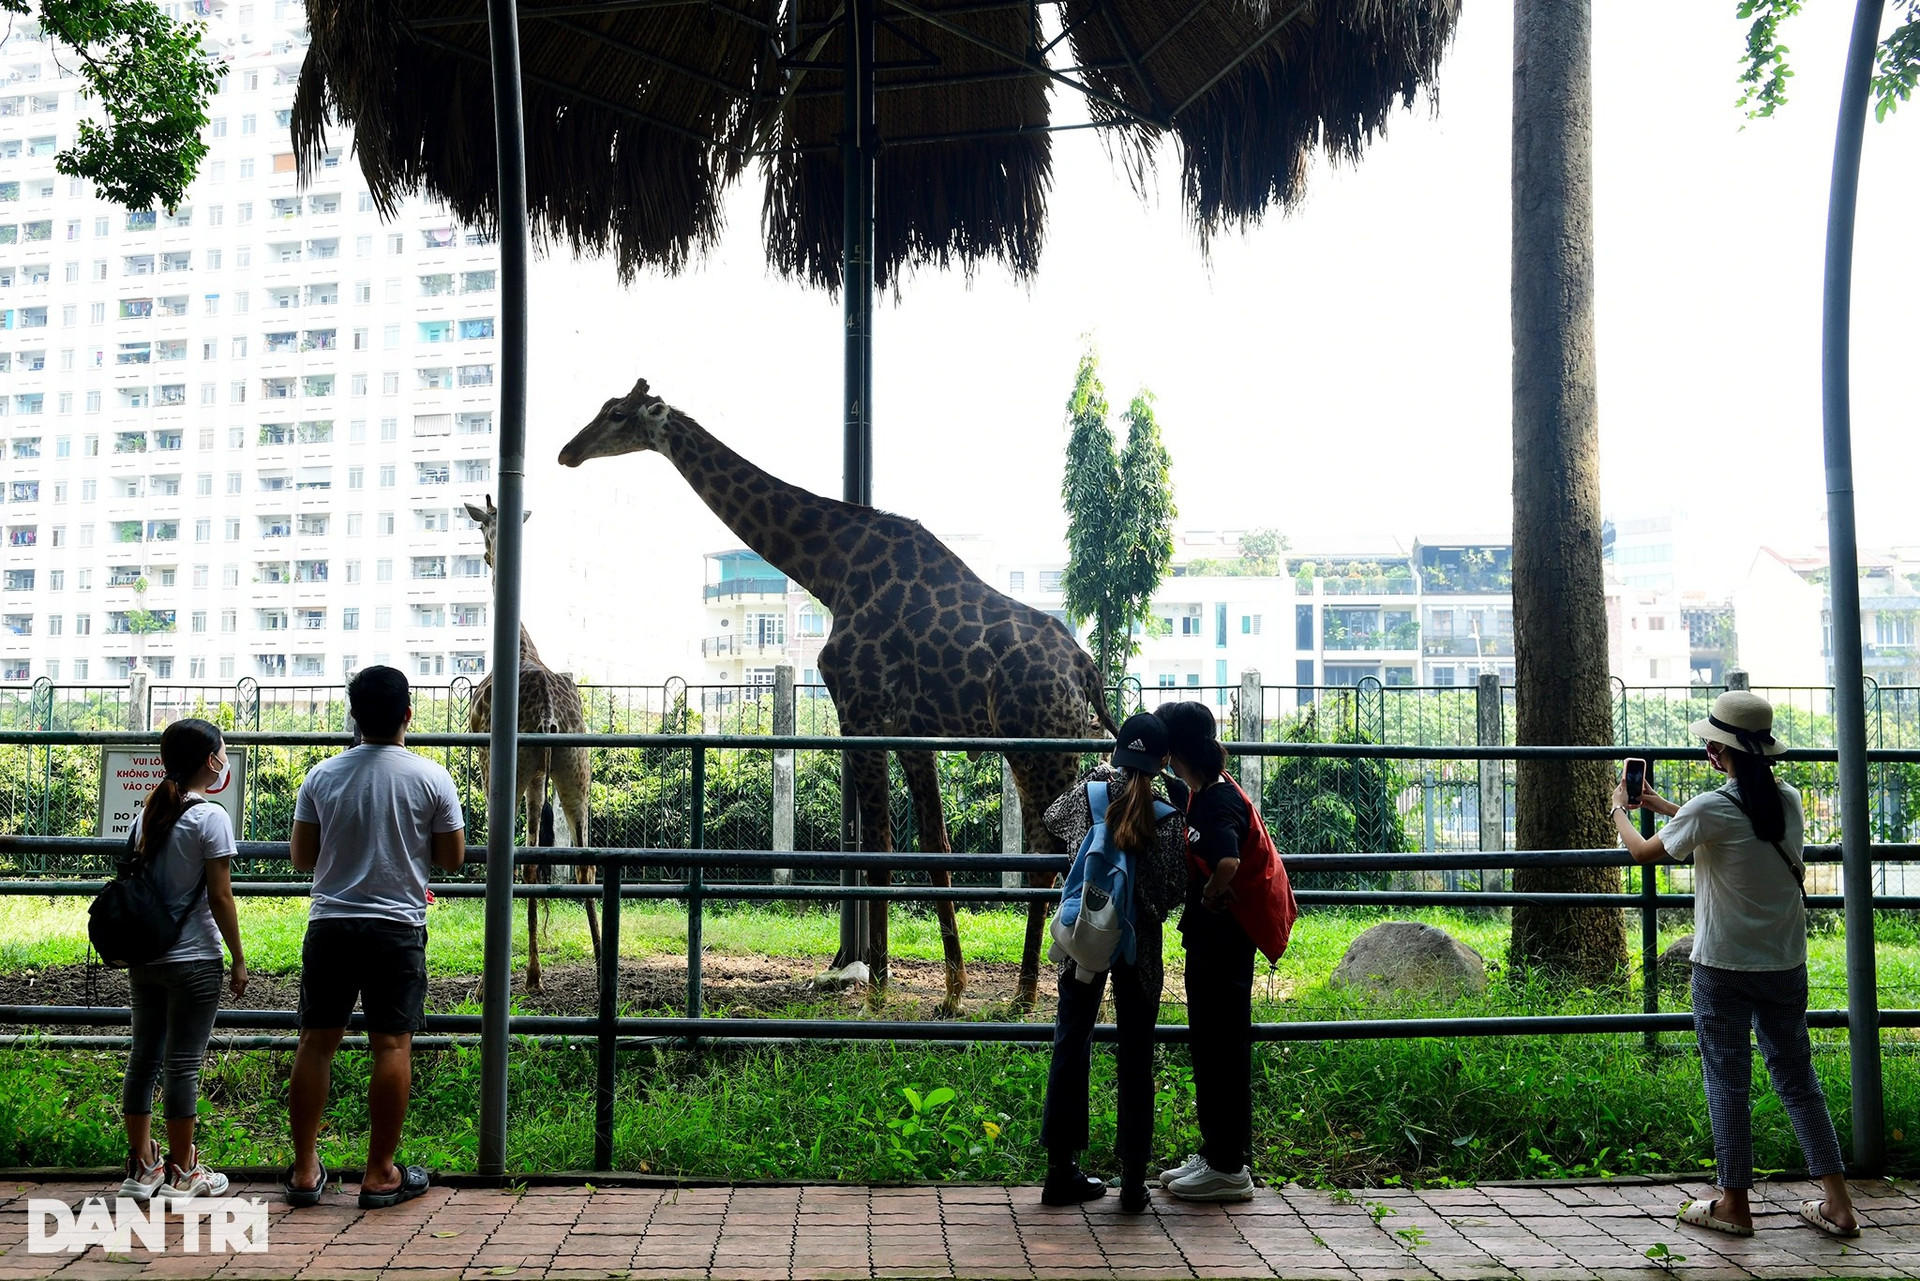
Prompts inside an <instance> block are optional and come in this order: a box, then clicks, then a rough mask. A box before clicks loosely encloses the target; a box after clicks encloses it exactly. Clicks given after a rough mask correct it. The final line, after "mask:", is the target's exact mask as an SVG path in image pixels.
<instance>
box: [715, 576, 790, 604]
mask: <svg viewBox="0 0 1920 1281" xmlns="http://www.w3.org/2000/svg"><path fill="white" fill-rule="evenodd" d="M702 594H703V595H704V596H705V597H706V599H707V600H710V601H712V600H747V599H761V598H766V597H774V598H778V599H781V600H784V599H785V598H786V595H787V580H786V579H785V578H730V579H728V580H726V581H725V582H720V583H708V584H707V585H706V587H705V588H704V589H703V592H702Z"/></svg>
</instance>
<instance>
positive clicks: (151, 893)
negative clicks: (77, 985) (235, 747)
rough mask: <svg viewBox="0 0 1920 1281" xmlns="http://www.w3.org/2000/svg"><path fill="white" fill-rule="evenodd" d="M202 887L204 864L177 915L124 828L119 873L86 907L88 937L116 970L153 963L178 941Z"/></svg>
mask: <svg viewBox="0 0 1920 1281" xmlns="http://www.w3.org/2000/svg"><path fill="white" fill-rule="evenodd" d="M200 801H201V798H200V797H198V796H194V797H189V798H188V800H187V803H186V805H184V806H182V807H181V810H180V812H181V813H182V814H184V813H186V812H187V810H190V809H192V808H193V807H194V806H196V805H198V804H200ZM206 888H207V870H206V866H205V864H202V865H201V868H200V881H199V883H198V884H197V885H195V886H194V887H193V893H192V894H191V895H190V896H189V897H188V898H187V905H186V906H185V907H183V908H181V909H180V911H179V913H178V914H177V915H176V914H175V913H173V912H170V911H168V910H167V899H166V894H165V893H164V892H163V891H162V889H161V887H160V883H159V881H158V880H156V879H155V877H154V875H153V859H151V858H143V857H142V856H141V854H140V847H139V845H138V844H136V843H135V840H134V833H133V832H128V833H127V853H126V854H125V855H124V856H123V857H122V858H121V859H120V866H119V869H118V871H117V874H116V875H115V876H114V878H113V879H112V880H111V881H108V882H107V884H106V886H105V888H103V889H102V890H101V891H100V893H99V894H97V895H95V896H94V900H93V906H91V907H89V908H88V909H87V917H88V920H87V938H88V939H90V940H91V941H92V943H93V950H94V951H96V952H98V953H99V954H100V959H101V960H102V961H105V962H106V963H107V964H108V965H110V966H112V967H113V968H114V969H116V970H120V969H125V968H126V967H127V966H129V965H146V964H148V963H149V962H152V961H156V960H158V959H160V958H161V957H162V956H165V955H166V954H167V950H168V949H169V948H171V947H172V946H173V945H174V944H175V943H177V942H179V941H180V931H181V930H183V929H185V928H186V924H187V917H188V916H189V915H190V914H191V913H192V912H193V909H194V908H195V907H197V906H198V905H199V902H200V896H201V895H202V894H203V893H205V892H206Z"/></svg>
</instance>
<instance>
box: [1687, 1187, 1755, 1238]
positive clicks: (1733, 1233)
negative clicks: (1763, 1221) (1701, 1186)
mask: <svg viewBox="0 0 1920 1281" xmlns="http://www.w3.org/2000/svg"><path fill="white" fill-rule="evenodd" d="M1717 1204H1718V1201H1717V1199H1715V1198H1713V1197H1700V1198H1698V1199H1696V1200H1693V1201H1689V1202H1687V1203H1686V1204H1685V1205H1683V1206H1681V1207H1680V1213H1679V1214H1678V1215H1677V1216H1675V1217H1677V1218H1678V1219H1679V1220H1680V1222H1682V1223H1690V1224H1692V1225H1693V1226H1694V1227H1696V1228H1707V1229H1709V1230H1711V1231H1714V1232H1724V1233H1726V1234H1727V1235H1728V1236H1730V1237H1750V1236H1752V1235H1753V1229H1752V1228H1749V1227H1744V1226H1742V1225H1741V1224H1738V1223H1735V1222H1733V1221H1732V1220H1731V1219H1716V1218H1714V1217H1713V1207H1714V1206H1715V1205H1717Z"/></svg>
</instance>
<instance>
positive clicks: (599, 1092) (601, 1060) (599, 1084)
mask: <svg viewBox="0 0 1920 1281" xmlns="http://www.w3.org/2000/svg"><path fill="white" fill-rule="evenodd" d="M619 1017H620V862H619V860H618V859H614V860H610V861H609V862H607V863H606V864H604V865H603V866H602V867H601V868H600V1027H599V1030H598V1037H599V1039H598V1041H597V1042H596V1044H595V1047H594V1048H595V1050H596V1054H595V1062H594V1079H593V1168H594V1169H596V1170H611V1169H612V1168H613V1083H614V1065H615V1061H616V1056H615V1054H614V1042H615V1025H616V1023H617V1021H618V1020H619Z"/></svg>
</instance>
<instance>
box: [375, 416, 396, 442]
mask: <svg viewBox="0 0 1920 1281" xmlns="http://www.w3.org/2000/svg"><path fill="white" fill-rule="evenodd" d="M380 439H381V440H398V439H400V420H399V419H398V418H382V419H381V420H380Z"/></svg>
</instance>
